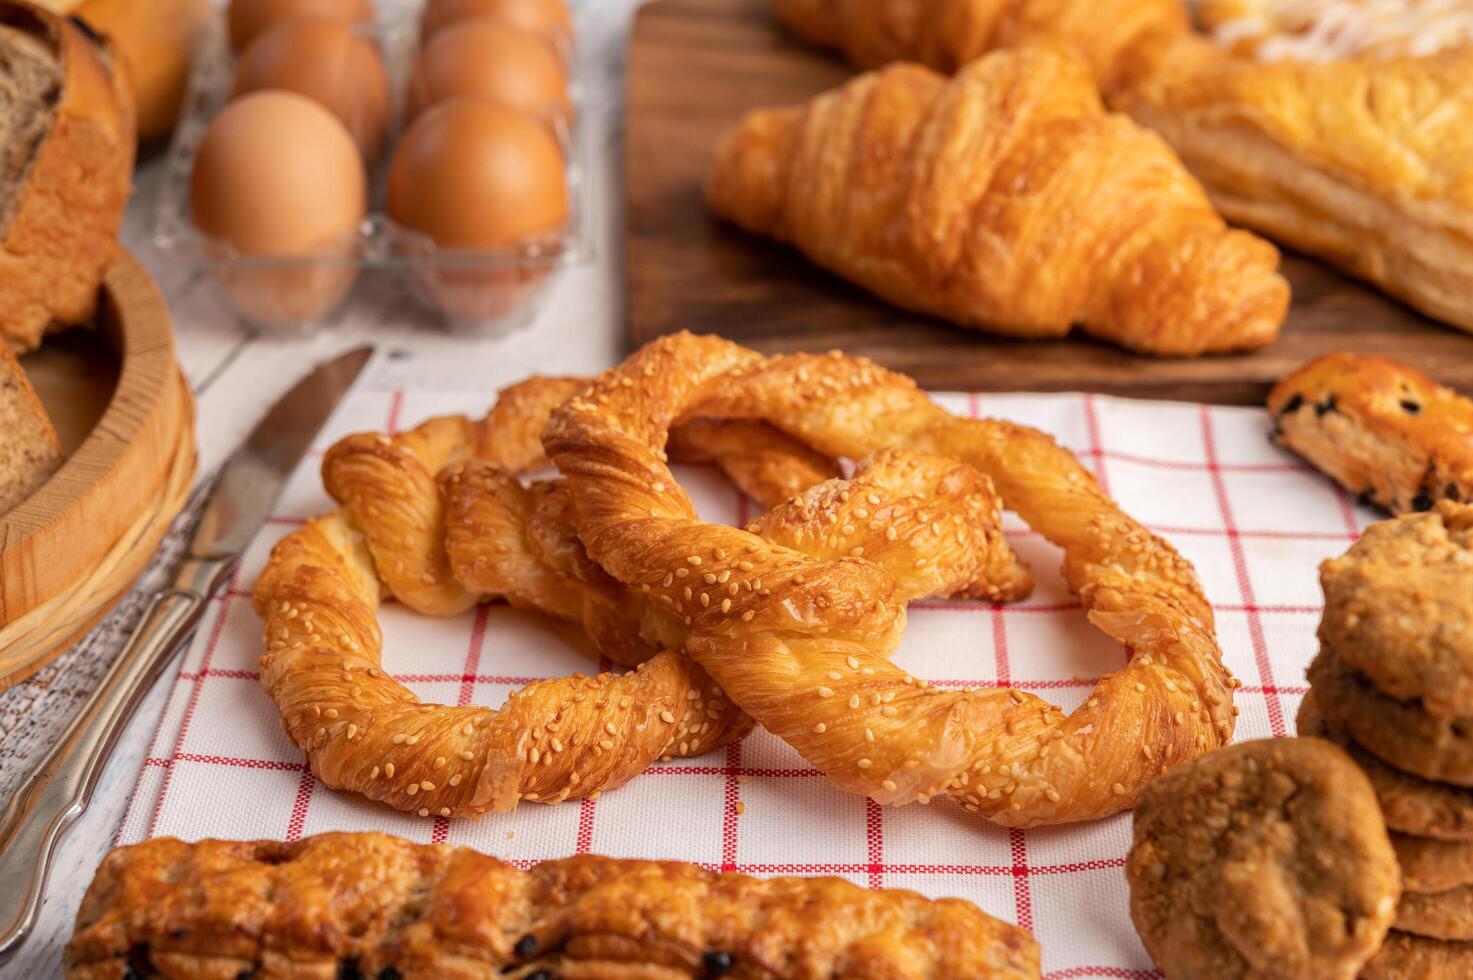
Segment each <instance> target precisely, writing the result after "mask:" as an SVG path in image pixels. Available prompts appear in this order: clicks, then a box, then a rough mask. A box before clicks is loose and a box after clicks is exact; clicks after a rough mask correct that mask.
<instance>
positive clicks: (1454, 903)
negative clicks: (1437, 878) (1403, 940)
mask: <svg viewBox="0 0 1473 980" xmlns="http://www.w3.org/2000/svg"><path fill="white" fill-rule="evenodd" d="M1396 928H1398V929H1400V930H1401V931H1402V932H1411V933H1415V934H1416V935H1419V936H1428V937H1430V938H1432V939H1448V940H1457V941H1467V940H1473V885H1464V886H1462V887H1459V888H1449V889H1447V890H1446V891H1440V892H1436V893H1434V894H1430V895H1421V894H1413V893H1411V892H1408V893H1407V894H1405V895H1403V896H1402V897H1401V904H1400V905H1398V906H1397V908H1396Z"/></svg>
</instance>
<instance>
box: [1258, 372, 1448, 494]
mask: <svg viewBox="0 0 1473 980" xmlns="http://www.w3.org/2000/svg"><path fill="white" fill-rule="evenodd" d="M1268 410H1269V412H1270V414H1272V415H1273V417H1274V441H1275V442H1276V443H1278V444H1279V445H1281V446H1284V447H1285V448H1287V449H1292V450H1293V451H1294V452H1296V453H1298V454H1299V455H1301V456H1303V457H1304V458H1305V459H1307V460H1308V461H1309V462H1310V463H1311V464H1312V465H1313V466H1315V467H1316V468H1317V469H1319V470H1321V471H1323V472H1325V473H1327V474H1329V476H1330V477H1332V478H1333V479H1334V480H1335V481H1336V482H1338V483H1339V484H1340V485H1341V486H1343V487H1344V488H1345V489H1346V490H1349V491H1350V492H1351V493H1353V494H1355V495H1357V496H1359V497H1361V498H1362V499H1363V500H1365V501H1366V502H1368V503H1374V504H1376V505H1378V506H1380V507H1384V508H1386V509H1387V510H1389V511H1391V512H1392V513H1393V514H1405V513H1408V512H1409V511H1423V510H1430V509H1431V508H1432V505H1433V504H1435V503H1436V502H1437V501H1439V500H1451V501H1469V502H1473V400H1470V399H1468V398H1464V397H1463V396H1462V395H1459V394H1458V393H1457V392H1455V391H1453V390H1452V389H1450V388H1444V387H1442V386H1441V385H1439V384H1437V383H1436V382H1434V381H1432V379H1430V378H1428V377H1427V376H1426V375H1424V374H1422V373H1421V372H1420V371H1417V370H1415V369H1414V368H1410V367H1407V366H1406V365H1405V364H1398V363H1397V362H1395V361H1393V360H1390V359H1388V358H1385V357H1377V356H1373V355H1372V356H1361V355H1357V354H1349V353H1345V352H1343V351H1341V352H1336V353H1333V354H1326V355H1325V356H1323V357H1320V358H1317V359H1315V360H1313V361H1311V362H1309V363H1308V364H1306V365H1305V366H1304V367H1302V368H1300V369H1299V370H1298V371H1295V372H1294V373H1293V374H1291V375H1289V376H1287V377H1285V378H1284V379H1283V380H1282V381H1280V382H1279V383H1278V384H1277V385H1275V386H1274V389H1273V391H1272V392H1271V393H1270V394H1269V396H1268Z"/></svg>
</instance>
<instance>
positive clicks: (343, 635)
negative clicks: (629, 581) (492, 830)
mask: <svg viewBox="0 0 1473 980" xmlns="http://www.w3.org/2000/svg"><path fill="white" fill-rule="evenodd" d="M537 385H540V387H528V386H519V387H518V388H516V389H513V390H511V391H509V392H508V393H506V394H505V395H504V396H503V398H502V399H501V401H500V402H499V403H498V405H497V408H496V409H494V410H493V411H492V413H491V415H490V416H488V418H487V419H486V420H485V421H484V422H483V423H480V424H477V423H474V422H471V421H470V420H468V419H465V418H463V417H458V416H457V417H446V418H438V419H432V420H430V421H428V422H426V423H424V424H423V425H420V426H418V427H417V428H415V429H412V430H410V431H408V432H405V433H402V434H400V435H396V436H393V437H386V436H382V435H376V434H363V435H354V436H349V437H347V438H345V439H343V440H341V441H340V442H338V443H337V444H336V445H335V446H333V447H332V449H331V450H329V452H328V453H327V455H326V457H325V458H324V460H323V477H324V483H325V484H326V486H327V489H328V492H329V493H330V494H331V495H332V496H333V497H334V499H335V500H337V501H338V503H339V507H338V509H337V510H336V511H334V512H333V513H331V514H328V515H325V516H322V517H318V518H315V519H313V520H311V521H308V522H307V523H306V525H305V526H303V527H302V528H300V529H299V530H297V531H295V532H294V533H292V534H289V535H287V536H286V537H285V538H283V539H282V540H281V541H279V542H278V543H277V545H276V546H275V548H274V549H273V550H272V553H271V558H270V560H269V561H268V563H267V566H266V568H265V570H264V571H263V572H262V574H261V577H260V579H259V581H258V582H257V584H256V587H255V591H254V599H255V606H256V610H257V612H258V613H260V614H261V615H262V617H263V618H264V619H265V620H266V647H267V649H266V654H265V655H264V656H263V657H262V658H261V680H262V683H263V684H264V685H265V686H266V688H267V690H268V691H269V692H270V694H271V697H272V699H273V700H274V701H275V702H276V704H277V706H278V707H279V708H280V710H281V713H282V720H283V725H284V727H285V729H286V732H287V735H288V736H289V737H290V738H291V739H292V741H293V742H294V743H295V744H297V745H298V746H300V747H301V748H302V749H303V750H304V752H305V753H306V756H307V760H308V763H309V765H310V766H311V769H312V771H313V773H315V774H316V776H317V777H318V778H319V779H320V780H322V782H323V783H324V784H326V785H327V786H329V787H332V788H334V789H346V790H351V791H355V792H359V793H362V794H364V795H365V796H367V797H369V798H370V799H374V800H381V801H383V802H385V803H388V804H389V805H391V806H394V807H396V808H398V809H401V810H408V811H412V812H417V813H418V814H419V815H421V816H430V815H438V816H447V817H449V816H463V815H475V814H480V813H484V812H486V811H488V810H508V809H511V808H512V807H514V806H515V805H516V804H517V802H518V801H520V800H523V799H527V800H534V801H541V802H558V801H561V800H565V799H569V798H578V797H586V796H591V795H595V794H597V793H600V792H602V791H603V790H605V789H610V788H613V787H616V786H619V785H621V784H623V783H624V782H627V781H628V780H629V779H631V778H633V777H634V776H635V775H636V774H638V773H639V772H641V771H643V770H644V769H645V768H646V767H647V766H648V765H649V764H650V763H651V762H653V761H654V760H655V759H657V758H661V757H673V756H691V755H699V754H701V753H704V752H707V751H710V750H711V749H713V748H716V747H718V746H720V745H721V744H723V743H725V742H726V741H728V740H730V739H731V738H733V737H735V736H737V735H740V734H741V733H742V732H745V731H746V730H747V729H748V728H749V727H750V726H751V720H750V719H749V718H748V717H747V716H746V714H745V713H743V712H742V711H741V710H740V709H739V708H737V707H736V706H735V705H733V704H732V703H731V701H730V700H729V699H726V698H725V697H724V696H723V694H722V692H721V691H720V690H719V689H718V688H717V686H716V685H715V684H714V683H713V682H712V681H711V680H710V678H708V677H707V676H706V675H705V673H704V672H703V671H702V670H701V669H700V667H698V666H697V665H696V664H695V663H694V662H692V661H691V660H690V659H689V658H687V657H686V656H684V655H683V654H681V653H679V652H677V651H678V650H679V649H680V647H681V646H682V645H683V643H684V638H685V634H686V632H687V629H688V624H689V622H690V620H689V619H688V618H687V619H684V620H682V618H681V617H678V616H675V615H673V614H672V613H671V612H670V610H669V609H667V608H666V606H665V604H662V603H660V602H658V601H657V600H656V599H655V598H654V597H652V596H645V595H643V594H641V593H637V592H631V591H630V590H628V589H626V588H625V587H624V586H623V585H621V584H619V583H618V582H617V581H615V580H613V579H612V578H610V577H609V576H608V575H606V574H604V573H603V572H602V570H601V569H599V568H598V567H597V566H596V565H594V564H593V563H592V562H590V561H588V559H587V557H586V555H584V554H583V552H582V549H581V546H580V545H579V544H578V540H577V538H576V536H575V535H574V526H573V523H572V508H571V506H570V498H569V496H568V488H567V487H566V486H565V485H564V484H562V483H561V482H544V483H540V484H532V485H530V486H526V485H523V484H522V482H521V481H520V480H519V479H518V478H517V473H516V472H515V471H514V470H513V469H509V468H507V467H515V468H519V469H525V468H528V467H535V466H536V465H538V464H539V463H540V462H541V461H542V459H543V458H542V456H541V450H540V449H539V448H537V446H536V443H535V440H532V439H530V438H529V437H528V435H527V434H528V433H530V432H535V431H537V430H538V429H540V428H541V422H543V421H544V420H545V419H546V413H547V411H550V408H551V405H553V404H555V403H556V400H557V399H558V398H559V397H560V396H559V386H558V384H556V383H543V382H538V383H537ZM539 413H540V417H536V416H538V415H539ZM533 423H536V424H535V425H534V424H533ZM734 433H735V434H736V435H733V434H734ZM503 436H504V438H502V437H503ZM683 438H685V439H686V440H694V443H695V445H694V447H693V449H694V450H698V452H697V454H698V455H702V456H707V457H712V458H716V459H718V460H720V459H722V458H725V457H728V456H729V454H730V451H731V450H732V448H733V445H734V443H733V442H732V441H731V440H732V439H733V438H741V439H745V440H747V444H748V445H750V446H751V447H752V448H753V449H754V451H755V452H756V453H758V454H764V455H765V456H766V462H765V463H764V465H763V466H762V467H760V468H758V469H757V470H751V471H747V470H738V472H736V473H735V474H734V475H736V476H737V477H738V478H739V479H743V480H745V481H746V485H747V486H748V487H749V489H753V490H755V491H756V492H758V493H759V494H760V495H762V496H766V497H771V495H772V494H773V493H774V492H775V491H776V490H779V489H783V488H786V487H789V486H791V485H793V484H794V482H795V481H800V480H801V479H802V478H803V474H804V473H812V472H814V471H815V470H816V469H817V464H816V463H815V461H814V454H813V453H812V450H809V449H802V450H801V452H800V451H797V450H795V449H794V447H795V446H796V445H797V444H796V443H794V442H793V441H792V440H791V439H790V438H788V437H781V436H777V435H776V434H775V433H771V432H770V431H769V430H766V429H765V427H762V426H758V425H754V424H743V426H741V427H737V428H723V430H722V435H720V436H719V437H715V438H714V439H712V438H711V437H710V436H709V433H708V432H706V431H704V430H693V431H691V432H688V433H686V434H685V435H684V436H683ZM708 440H709V441H708ZM785 459H786V460H787V461H786V462H784V460H785ZM823 465H824V466H830V465H832V464H831V462H830V461H824V464H823ZM672 483H673V480H672ZM835 494H838V495H843V494H849V495H851V496H853V495H861V494H862V495H864V496H865V499H876V500H879V501H880V503H879V505H878V507H879V508H880V509H884V510H885V511H886V512H887V513H889V514H891V515H892V520H893V526H895V527H896V528H898V529H899V531H900V532H902V533H900V534H898V535H897V537H896V538H895V540H893V541H891V542H889V544H890V548H889V549H888V551H887V552H886V553H885V554H881V555H877V559H878V560H879V561H882V562H885V563H886V564H887V565H894V566H895V567H894V569H893V572H894V578H895V581H896V583H898V584H896V585H895V586H893V588H894V589H895V590H896V592H897V594H898V595H899V596H900V597H901V598H902V599H908V598H915V597H920V596H922V595H931V594H943V595H944V594H951V593H954V592H965V593H967V594H987V595H990V596H992V597H994V598H998V599H1003V598H1009V597H1011V596H1012V595H1016V594H1023V593H1026V591H1027V589H1028V588H1029V587H1030V586H1031V582H1030V580H1029V579H1028V576H1027V573H1026V572H1025V571H1023V570H1022V569H1021V568H1020V567H1019V566H1018V565H1017V561H1016V558H1015V557H1014V556H1013V555H1012V552H1011V550H1010V549H1009V548H1008V546H1007V544H1006V543H1005V542H1004V540H1003V538H1002V534H1001V531H1000V529H999V526H998V522H999V518H998V512H997V499H996V496H995V494H994V493H993V491H992V489H991V486H990V484H989V483H988V481H987V480H986V479H985V478H984V477H982V476H980V475H979V474H977V473H975V472H973V471H971V470H970V469H969V468H967V467H965V466H962V465H960V464H958V463H956V462H954V461H952V460H950V459H946V458H942V457H936V456H921V455H917V454H906V453H887V454H883V455H880V456H877V457H875V459H874V460H872V461H871V462H870V463H869V465H868V466H866V467H865V468H863V469H861V470H860V471H859V472H858V473H856V475H855V476H854V478H853V479H852V480H849V481H837V480H834V481H828V482H824V483H820V484H818V485H817V486H815V487H812V488H811V489H809V490H807V491H805V493H804V494H801V495H799V496H797V497H796V498H795V499H794V500H792V501H790V502H788V503H785V504H782V505H780V506H779V507H777V508H775V509H774V510H772V511H770V512H769V513H768V514H767V515H766V517H764V518H763V521H762V522H759V523H760V525H761V526H763V527H765V526H766V523H767V522H770V523H771V526H772V527H773V528H774V530H773V532H772V533H774V534H782V535H786V536H788V538H789V539H791V538H793V537H794V536H797V537H802V538H803V542H802V544H801V545H800V547H802V548H804V549H805V550H809V551H811V552H812V553H813V554H817V555H820V556H825V557H827V556H829V552H828V551H826V550H825V537H824V535H823V534H822V533H821V531H822V530H823V529H820V528H817V527H813V528H808V527H806V526H805V524H804V518H803V517H802V516H800V515H801V512H803V511H805V510H809V511H811V510H814V509H815V508H814V507H813V506H812V505H811V504H810V502H809V496H810V495H816V496H818V497H824V498H827V497H828V496H830V495H835ZM922 554H924V555H928V556H931V557H932V558H933V559H934V560H933V561H930V562H929V563H928V564H927V566H926V567H925V568H917V567H916V558H917V556H918V555H922ZM681 572H682V574H681V576H680V581H679V583H676V582H675V577H674V576H673V575H672V576H671V582H672V585H673V587H674V588H675V589H676V590H677V591H683V595H684V596H685V598H686V599H692V598H693V597H694V596H695V595H697V594H698V595H699V596H700V600H699V601H700V602H701V603H702V604H703V605H704V604H709V605H710V607H711V608H714V609H720V608H722V607H724V606H725V607H729V605H730V602H731V596H730V591H729V590H730V588H731V586H730V581H729V580H730V579H731V575H732V574H734V573H730V574H720V575H718V574H715V573H701V572H700V571H699V570H696V569H682V570H681ZM987 575H996V576H997V578H998V583H999V584H997V585H996V586H988V585H987V584H986V583H985V581H984V579H985V577H986V576H987ZM744 580H745V578H744ZM387 597H393V598H396V599H398V600H399V601H401V602H403V603H404V604H405V605H407V606H409V607H410V608H413V609H415V610H417V611H420V612H424V613H428V614H435V615H445V614H452V613H456V612H461V611H464V610H465V609H467V608H469V607H470V606H472V605H473V604H475V603H477V602H483V601H487V600H490V599H504V600H506V601H508V602H511V603H513V604H516V605H521V606H525V607H528V608H532V609H536V610H539V611H541V612H544V613H547V614H549V615H552V616H555V617H559V618H563V619H568V620H572V621H574V622H581V623H582V624H583V625H584V627H585V628H586V629H587V630H588V632H589V634H590V636H591V637H592V638H593V640H594V642H595V644H596V645H597V646H598V647H599V648H600V649H601V650H602V651H603V652H604V653H605V654H607V655H608V656H610V658H611V659H613V660H615V661H617V662H620V663H624V664H628V665H634V664H637V665H638V666H637V669H636V670H634V671H632V672H630V673H627V674H623V675H614V674H608V673H605V674H599V675H598V676H597V677H583V676H572V677H565V678H558V679H554V680H546V681H539V682H537V683H534V684H531V685H528V686H527V687H525V688H523V689H522V690H520V691H517V692H514V693H513V694H512V695H511V696H510V697H509V698H508V700H507V702H506V704H505V705H504V706H503V707H502V708H500V709H499V710H494V711H493V710H490V709H488V708H484V707H479V706H475V705H468V706H461V707H454V706H447V705H435V704H424V703H421V702H420V700H419V698H418V697H417V696H416V695H415V694H414V693H413V692H411V691H409V690H408V689H407V688H405V687H404V686H403V685H402V684H400V683H399V682H398V681H396V680H394V679H393V678H392V677H390V676H388V675H387V674H386V673H385V672H384V671H383V669H382V664H381V654H382V636H381V634H380V631H379V627H378V623H377V621H376V618H375V616H376V611H377V607H378V604H379V602H380V601H381V600H382V599H384V598H387ZM899 636H900V631H899V630H898V629H897V630H896V631H895V632H894V635H893V636H892V637H889V638H887V639H886V640H885V642H888V643H889V645H890V647H891V648H893V646H894V644H895V643H896V642H898V640H899Z"/></svg>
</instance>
